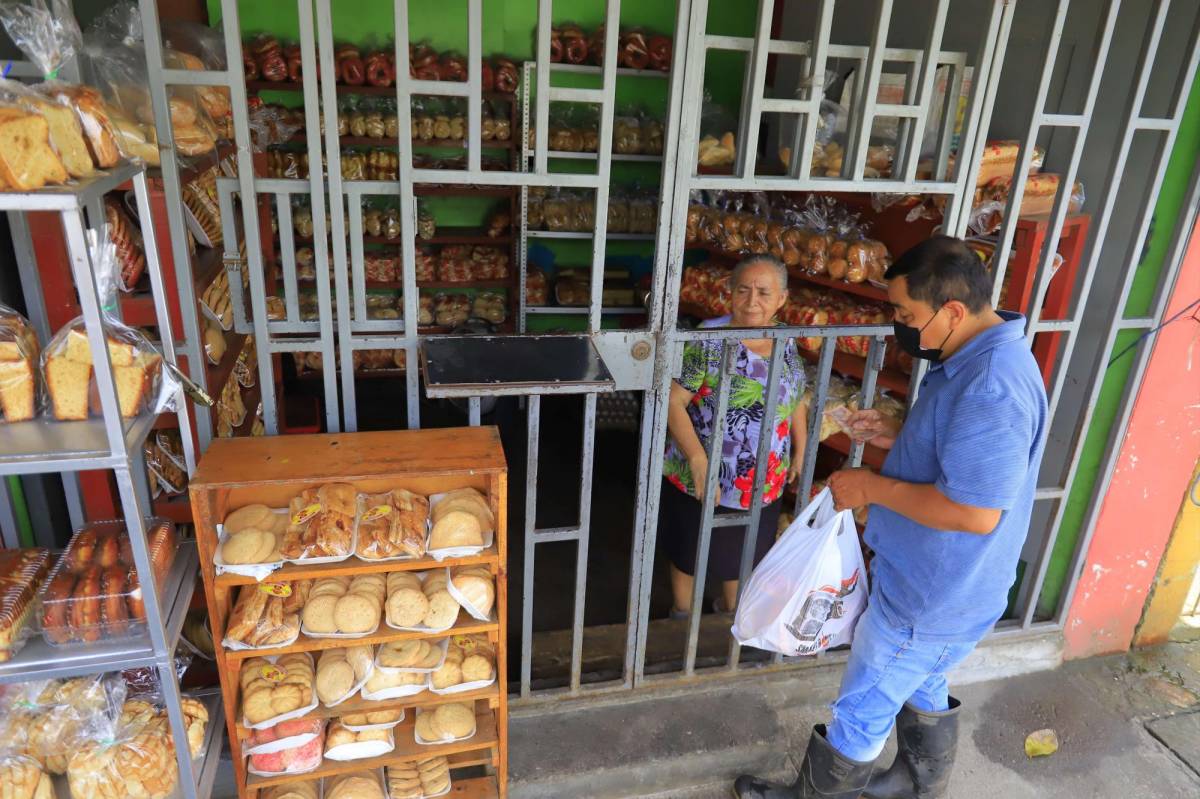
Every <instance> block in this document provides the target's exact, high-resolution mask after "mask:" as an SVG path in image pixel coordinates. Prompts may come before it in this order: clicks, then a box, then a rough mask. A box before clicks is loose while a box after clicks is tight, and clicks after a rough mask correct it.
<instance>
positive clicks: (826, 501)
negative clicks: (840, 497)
mask: <svg viewBox="0 0 1200 799" xmlns="http://www.w3.org/2000/svg"><path fill="white" fill-rule="evenodd" d="M826 506H829V510H831V511H832V510H834V507H833V492H832V491H830V490H829V486H825V487H824V488H822V489H821V492H820V493H819V494H817V495H816V496H815V497H813V498H812V501H810V502H809V503H808V505H806V506H805V508H804V510H802V511H800V513H799V515H797V516H796V519H795V521H797V522H802V523H803V525H804V526H805V527H812V521H813V519H814V518H815V517H816V515H817V514H818V513H819V512H820V511H822V510H824V509H825V507H826ZM835 512H836V511H835Z"/></svg>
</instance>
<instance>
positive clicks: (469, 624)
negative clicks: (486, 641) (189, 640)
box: [222, 610, 500, 660]
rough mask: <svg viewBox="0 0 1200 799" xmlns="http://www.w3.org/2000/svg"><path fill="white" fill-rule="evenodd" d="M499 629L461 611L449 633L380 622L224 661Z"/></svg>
mask: <svg viewBox="0 0 1200 799" xmlns="http://www.w3.org/2000/svg"><path fill="white" fill-rule="evenodd" d="M499 628H500V625H499V623H498V622H494V621H479V619H476V618H473V617H472V616H470V615H469V614H468V613H467V612H466V611H465V610H460V611H459V614H458V620H457V621H456V622H455V623H454V626H453V627H451V628H450V629H449V630H442V631H441V632H437V633H434V632H414V631H412V630H396V629H393V628H391V627H388V626H387V624H385V623H384V622H383V621H380V622H379V629H377V630H376V631H375V632H373V633H370V634H369V635H364V636H362V637H361V638H313V637H310V636H307V635H305V634H304V633H300V637H299V638H297V639H296V643H294V644H291V645H289V646H279V647H275V648H274V649H267V650H258V649H238V650H230V651H228V652H226V653H225V657H226V658H227V659H229V660H245V659H247V658H252V657H261V656H263V655H286V654H288V653H289V652H319V651H320V650H322V649H341V648H342V647H347V646H364V645H367V644H370V645H372V646H374V645H376V644H383V643H387V642H388V641H410V640H413V639H419V638H429V639H434V638H436V639H441V638H446V637H447V636H451V635H474V634H476V633H490V632H495V631H496V630H498V629H499ZM222 629H224V628H222Z"/></svg>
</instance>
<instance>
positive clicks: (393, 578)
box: [387, 572, 421, 594]
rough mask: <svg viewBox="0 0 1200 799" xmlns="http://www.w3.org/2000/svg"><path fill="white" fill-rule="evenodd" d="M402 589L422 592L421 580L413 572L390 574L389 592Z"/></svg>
mask: <svg viewBox="0 0 1200 799" xmlns="http://www.w3.org/2000/svg"><path fill="white" fill-rule="evenodd" d="M400 588H415V589H417V590H418V591H420V590H421V578H420V577H417V575H415V574H413V573H412V572H388V576H387V591H388V593H389V594H390V593H392V592H393V591H396V590H398V589H400Z"/></svg>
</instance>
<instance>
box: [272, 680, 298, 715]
mask: <svg viewBox="0 0 1200 799" xmlns="http://www.w3.org/2000/svg"><path fill="white" fill-rule="evenodd" d="M302 707H304V692H303V691H301V690H300V686H299V685H278V686H276V687H275V688H274V689H272V691H271V710H273V711H274V712H275V715H281V714H283V713H291V712H292V711H293V710H298V709H300V708H302Z"/></svg>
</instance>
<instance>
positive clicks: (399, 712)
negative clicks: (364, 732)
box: [367, 708, 404, 724]
mask: <svg viewBox="0 0 1200 799" xmlns="http://www.w3.org/2000/svg"><path fill="white" fill-rule="evenodd" d="M403 719H404V708H396V709H394V710H372V711H370V712H369V713H367V723H368V724H392V723H394V722H399V721H402V720H403Z"/></svg>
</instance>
